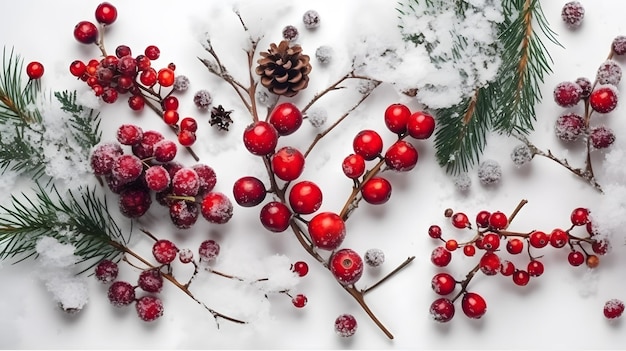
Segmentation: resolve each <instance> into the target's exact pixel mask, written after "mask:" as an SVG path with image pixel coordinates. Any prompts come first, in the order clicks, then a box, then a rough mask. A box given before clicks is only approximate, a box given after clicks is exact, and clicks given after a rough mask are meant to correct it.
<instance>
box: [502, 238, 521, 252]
mask: <svg viewBox="0 0 626 351" xmlns="http://www.w3.org/2000/svg"><path fill="white" fill-rule="evenodd" d="M522 250H524V242H523V241H521V240H520V239H518V238H511V239H509V240H507V242H506V251H508V253H510V254H511V255H517V254H519V253H521V252H522Z"/></svg>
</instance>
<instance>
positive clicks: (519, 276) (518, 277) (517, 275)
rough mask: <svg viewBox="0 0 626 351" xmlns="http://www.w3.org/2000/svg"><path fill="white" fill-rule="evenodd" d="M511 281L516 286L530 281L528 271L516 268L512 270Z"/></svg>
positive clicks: (524, 284)
mask: <svg viewBox="0 0 626 351" xmlns="http://www.w3.org/2000/svg"><path fill="white" fill-rule="evenodd" d="M512 277H513V283H515V285H518V286H526V285H527V284H528V282H529V281H530V274H528V272H526V271H524V270H521V269H518V270H516V271H515V272H513V275H512Z"/></svg>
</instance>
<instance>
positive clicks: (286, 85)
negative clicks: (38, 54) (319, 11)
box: [255, 40, 311, 97]
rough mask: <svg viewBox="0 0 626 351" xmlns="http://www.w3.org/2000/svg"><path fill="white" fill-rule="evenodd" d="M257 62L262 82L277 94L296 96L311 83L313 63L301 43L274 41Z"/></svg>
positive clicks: (257, 70)
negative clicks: (275, 42) (310, 74)
mask: <svg viewBox="0 0 626 351" xmlns="http://www.w3.org/2000/svg"><path fill="white" fill-rule="evenodd" d="M257 63H258V64H259V65H258V66H257V67H256V70H255V71H256V73H257V74H258V75H260V76H261V84H262V85H263V86H264V87H266V88H267V89H268V90H269V91H270V92H272V93H274V94H276V95H284V96H287V97H291V96H295V95H296V94H298V92H299V91H300V90H302V89H304V88H306V87H307V86H308V85H309V73H311V64H310V63H309V56H308V55H303V54H302V47H300V45H297V44H296V45H293V46H291V47H290V46H289V42H288V41H287V40H283V41H281V42H280V43H279V44H278V45H276V44H274V43H272V44H270V48H269V50H268V51H267V52H262V53H261V58H260V59H258V60H257Z"/></svg>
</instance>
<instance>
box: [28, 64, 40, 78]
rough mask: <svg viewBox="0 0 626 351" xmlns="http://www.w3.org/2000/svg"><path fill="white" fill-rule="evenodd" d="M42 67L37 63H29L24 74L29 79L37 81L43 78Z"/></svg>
mask: <svg viewBox="0 0 626 351" xmlns="http://www.w3.org/2000/svg"><path fill="white" fill-rule="evenodd" d="M43 72H44V68H43V65H42V64H41V63H39V62H37V61H33V62H29V63H28V65H26V74H27V75H28V78H30V79H39V78H41V77H42V76H43Z"/></svg>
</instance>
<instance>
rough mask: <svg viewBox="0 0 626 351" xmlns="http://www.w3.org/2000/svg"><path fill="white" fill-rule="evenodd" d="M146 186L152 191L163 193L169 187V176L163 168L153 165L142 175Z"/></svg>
mask: <svg viewBox="0 0 626 351" xmlns="http://www.w3.org/2000/svg"><path fill="white" fill-rule="evenodd" d="M144 180H145V181H146V186H147V187H148V188H149V189H150V190H152V191H156V192H159V191H163V190H165V189H167V188H169V186H170V174H169V173H168V172H167V170H166V169H165V167H163V166H161V165H154V166H150V167H148V169H146V171H145V173H144Z"/></svg>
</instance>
